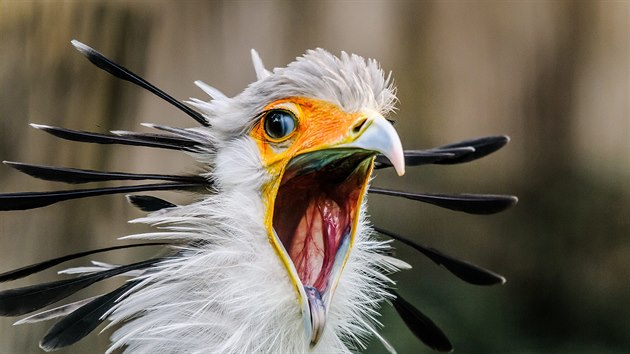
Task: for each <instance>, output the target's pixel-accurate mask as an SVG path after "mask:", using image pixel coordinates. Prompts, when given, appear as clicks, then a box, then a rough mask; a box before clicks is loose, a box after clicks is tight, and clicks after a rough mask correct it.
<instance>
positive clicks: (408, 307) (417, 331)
mask: <svg viewBox="0 0 630 354" xmlns="http://www.w3.org/2000/svg"><path fill="white" fill-rule="evenodd" d="M394 295H395V296H396V298H395V299H394V300H393V301H392V304H393V305H394V309H396V312H397V313H398V315H399V316H400V318H402V320H403V322H405V324H406V325H407V328H409V330H411V332H412V333H413V334H414V335H415V336H416V337H417V338H418V339H420V341H422V343H424V344H425V345H426V346H428V347H429V348H431V349H433V350H437V351H439V352H452V351H453V345H452V344H451V342H450V341H449V340H448V338H447V337H446V335H445V334H444V332H442V330H441V329H440V328H439V327H438V326H437V325H436V324H435V323H434V322H433V321H431V319H430V318H429V317H427V316H426V315H425V314H423V313H422V312H420V310H418V309H417V308H416V307H414V306H413V305H412V304H410V303H409V302H407V301H406V300H405V299H403V298H402V296H400V294H398V293H396V292H394Z"/></svg>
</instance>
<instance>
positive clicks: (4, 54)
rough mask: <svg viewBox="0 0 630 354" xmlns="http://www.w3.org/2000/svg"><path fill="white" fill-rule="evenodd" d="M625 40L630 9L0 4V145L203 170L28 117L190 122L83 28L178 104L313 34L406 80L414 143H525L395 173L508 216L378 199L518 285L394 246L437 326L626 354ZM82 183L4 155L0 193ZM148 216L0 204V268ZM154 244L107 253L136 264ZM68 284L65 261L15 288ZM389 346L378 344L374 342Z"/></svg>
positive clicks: (281, 61)
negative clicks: (61, 268)
mask: <svg viewBox="0 0 630 354" xmlns="http://www.w3.org/2000/svg"><path fill="white" fill-rule="evenodd" d="M629 34H630V5H629V3H628V2H627V1H490V0H488V1H475V0H473V1H402V0H394V1H376V0H374V1H322V0H310V1H288V0H286V1H280V0H278V1H225V2H221V1H97V0H92V1H10V0H9V1H7V0H0V158H1V159H2V160H10V161H24V162H30V163H37V164H46V165H61V166H73V167H79V168H88V169H104V170H122V171H130V172H156V173H166V172H168V173H177V172H184V171H190V170H191V168H193V167H194V162H193V161H192V160H191V159H188V158H182V155H181V154H178V153H174V152H169V151H162V150H152V149H146V148H132V147H125V146H103V145H90V144H80V143H74V142H67V141H60V140H58V139H55V138H53V137H51V136H49V135H47V134H45V133H42V132H38V131H36V130H35V129H32V128H30V127H29V126H28V123H40V124H49V125H56V126H64V127H67V128H70V129H78V130H88V131H96V132H107V131H109V130H115V129H118V130H141V131H147V130H146V128H143V127H140V126H139V125H138V124H139V123H140V122H154V123H161V124H171V125H174V126H182V127H187V126H193V125H194V124H193V123H194V122H193V121H192V120H191V119H190V118H189V117H187V116H184V114H182V113H181V112H179V111H177V110H176V109H175V108H172V107H171V106H169V105H168V104H166V103H164V102H162V101H160V100H159V99H158V98H156V97H155V96H153V95H151V94H149V93H147V92H145V91H143V90H141V89H140V88H138V87H136V86H133V85H131V84H129V83H127V82H123V81H121V80H117V79H115V78H113V77H111V76H109V75H108V74H106V73H104V72H102V71H100V70H98V69H97V68H96V67H94V66H92V65H91V64H90V63H89V62H88V61H87V60H85V58H83V57H82V56H81V55H80V54H78V53H77V52H76V51H75V50H74V49H73V47H72V46H71V45H70V40H71V39H73V38H76V39H78V40H80V41H83V42H85V43H87V44H89V45H90V46H93V47H94V48H96V49H97V50H99V51H101V52H103V53H104V54H106V55H107V56H108V57H110V58H112V59H114V60H116V61H117V62H119V63H121V64H123V65H124V66H126V67H128V68H130V69H132V70H134V71H135V72H137V73H139V74H141V75H143V76H144V77H145V78H146V79H148V80H149V81H150V82H152V83H154V84H156V85H157V86H158V87H161V88H162V89H164V90H165V91H167V92H168V93H170V94H172V95H173V96H174V97H176V98H178V99H182V100H183V99H187V98H188V97H198V98H202V99H206V97H205V95H204V94H203V93H202V92H201V91H200V90H198V89H197V88H196V87H195V86H194V85H193V81H194V80H198V79H200V80H203V81H205V82H207V83H209V84H211V85H213V86H216V87H217V88H219V89H221V90H223V91H224V92H225V93H226V94H228V95H235V94H237V93H239V92H240V91H241V90H242V89H243V88H244V87H245V86H246V85H247V84H248V83H250V82H252V81H253V80H254V78H255V75H254V71H253V68H252V66H251V64H250V57H249V50H250V48H256V49H257V50H258V51H259V53H260V55H261V56H262V58H263V60H264V61H265V64H266V65H267V67H275V66H285V65H286V64H287V63H289V62H290V61H292V60H293V59H294V58H295V57H296V56H299V55H301V54H302V53H303V52H304V51H305V50H307V49H309V48H315V47H322V48H325V49H327V50H329V51H331V52H333V53H335V54H339V52H340V51H342V50H343V51H347V52H351V53H357V54H360V55H362V56H365V57H371V58H375V59H377V60H379V61H380V63H381V64H382V66H383V68H384V69H386V70H391V71H392V72H393V75H394V78H395V80H396V83H397V86H398V96H399V98H400V103H399V105H398V107H399V111H398V112H397V114H396V115H395V117H394V118H395V119H396V120H397V121H398V123H397V129H398V131H399V133H400V135H401V139H402V141H403V145H404V146H405V148H407V149H419V148H429V147H433V146H437V145H443V144H447V143H451V142H455V141H459V140H463V139H467V138H473V137H480V136H484V135H495V134H507V135H509V136H510V137H511V138H512V142H511V143H510V144H509V145H508V146H507V147H506V148H504V149H503V150H501V151H499V152H498V153H496V154H494V155H492V156H490V157H488V158H486V159H483V160H480V161H477V162H474V163H470V164H465V165H458V166H423V167H418V168H413V169H409V170H408V173H407V175H405V176H404V177H402V178H398V177H396V176H395V175H394V173H393V172H392V171H379V172H378V178H377V180H376V181H375V184H376V185H378V186H387V187H392V188H396V189H404V190H410V191H418V192H421V191H425V192H477V193H504V194H515V195H517V196H518V197H519V198H520V202H519V204H518V205H517V207H515V208H514V209H512V210H509V211H507V212H505V213H503V214H498V215H493V216H472V215H467V214H462V213H457V212H453V211H447V210H442V209H437V208H435V207H431V206H428V205H423V204H419V203H414V202H411V201H406V200H398V199H391V198H387V197H384V196H377V195H375V196H372V197H371V198H370V213H371V214H372V219H373V221H374V223H375V224H376V225H379V226H382V227H384V228H389V229H391V230H393V231H396V232H399V233H402V234H405V235H409V236H413V238H414V239H415V240H417V241H419V242H421V243H423V244H426V245H430V246H433V247H435V248H438V249H440V250H443V251H444V252H446V253H448V254H451V255H454V256H457V257H460V258H463V259H466V260H469V261H471V262H473V263H476V264H479V265H481V266H484V267H487V268H490V269H492V270H495V271H497V272H499V273H501V274H503V275H504V276H506V277H507V279H508V282H507V284H506V285H504V286H497V287H491V288H484V287H476V286H472V285H468V284H466V283H463V282H461V281H460V280H458V279H457V278H455V277H453V276H451V275H450V274H449V273H447V272H446V271H444V270H442V269H440V268H438V267H436V266H434V265H433V264H432V263H431V262H430V261H428V260H427V259H424V258H423V257H420V256H418V255H417V254H415V253H413V252H412V251H409V249H407V248H405V246H403V245H399V244H397V245H396V246H398V249H399V250H398V256H399V257H401V258H403V259H405V260H407V261H408V262H410V263H411V264H412V265H413V266H414V269H413V270H412V271H407V272H403V273H400V274H398V275H396V280H398V281H399V289H400V292H401V294H403V295H405V296H406V297H407V298H408V299H409V300H410V301H411V302H413V303H414V304H415V305H417V306H418V307H419V308H420V309H422V310H423V311H424V312H425V313H426V314H427V315H429V316H430V317H431V318H432V319H433V320H434V321H435V322H436V323H438V325H439V326H440V327H441V328H442V329H443V330H444V331H445V332H446V333H447V334H448V335H449V337H450V339H451V340H452V342H453V344H454V346H455V348H456V352H457V353H615V352H630V305H629V304H628V300H629V299H630V183H629V181H630V115H629V113H630V112H629V101H630V100H629V87H630V70H629V68H630V61H629V60H630V58H629V54H630V37H629ZM66 188H71V187H67V186H64V185H60V184H55V183H52V182H42V181H37V180H34V179H30V178H28V177H25V176H24V175H20V174H19V173H17V172H16V171H14V170H11V169H10V168H8V167H6V166H0V192H5V193H6V192H15V191H26V190H29V191H31V190H32V191H43V190H53V189H66ZM156 195H158V196H159V195H160V194H159V193H157V194H156ZM165 195H167V196H168V198H169V199H171V200H177V198H178V197H177V196H175V195H168V194H165ZM140 216H142V213H141V212H139V211H137V210H135V209H133V208H132V207H131V206H128V205H127V203H126V201H125V199H124V198H123V197H122V196H109V197H100V198H94V199H90V200H79V201H72V202H66V203H62V204H58V205H54V206H49V207H45V208H42V209H36V210H31V211H20V212H5V213H2V214H0V271H5V270H9V269H13V268H17V267H20V266H23V265H26V264H30V263H33V262H36V261H41V260H44V259H48V258H53V257H56V256H60V255H62V254H65V253H69V252H74V251H80V250H84V249H88V248H91V247H106V246H109V245H114V244H118V241H116V237H120V236H124V235H126V234H130V233H136V232H141V231H146V230H147V229H145V228H144V227H143V226H140V225H129V224H127V223H126V222H125V221H126V220H128V219H132V218H136V217H140ZM146 252H150V251H146ZM139 253H141V252H136V251H134V252H130V253H128V254H125V253H122V254H103V255H99V256H97V257H95V258H96V259H99V260H103V261H108V262H113V263H123V262H130V261H134V260H137V259H139V256H138V254H139ZM85 262H86V261H85V260H83V261H79V262H75V263H73V264H72V265H80V264H85ZM54 277H55V275H54V272H53V271H48V272H45V273H42V274H41V275H37V276H33V277H31V278H28V279H26V280H22V281H17V282H13V283H10V284H2V286H1V287H0V289H7V288H10V287H14V286H21V285H27V284H33V283H34V282H36V281H44V280H50V279H51V278H54ZM120 282H121V280H119V279H113V280H108V281H106V282H103V284H100V285H99V286H100V288H99V287H95V288H94V289H88V290H85V291H84V292H83V293H81V297H83V296H85V294H99V293H102V292H103V291H104V290H105V289H113V287H114V286H115V285H117V284H120ZM74 298H77V297H73V299H74ZM14 321H15V319H13V318H2V319H0V353H39V352H40V350H39V348H38V346H37V343H38V341H39V339H40V338H41V337H42V336H43V335H44V333H45V331H46V329H47V328H48V327H49V326H50V324H51V323H44V324H39V325H24V326H16V327H13V326H12V323H13V322H14ZM383 323H384V324H385V328H384V330H383V333H384V335H385V337H386V338H388V339H389V340H390V341H391V342H392V343H393V344H394V345H395V346H396V348H397V349H398V350H399V353H419V352H430V351H429V350H428V349H426V348H425V347H424V346H422V345H421V344H420V342H419V341H418V340H417V339H415V338H414V337H413V335H412V334H411V333H410V332H409V331H408V330H407V329H406V328H405V326H404V325H403V324H402V322H401V320H400V319H399V318H397V317H396V315H395V314H394V312H393V310H392V309H391V308H389V306H386V308H385V309H384V310H383ZM95 334H96V333H93V334H92V335H90V336H89V337H87V338H86V339H84V340H83V341H81V342H80V343H78V344H77V345H75V346H73V347H70V349H67V350H63V351H60V353H61V352H62V353H95V352H102V351H103V350H104V348H105V347H106V345H107V343H108V337H109V335H110V334H111V332H110V331H107V332H106V333H103V334H101V335H98V336H97V335H95ZM383 351H384V349H383V348H382V347H381V345H380V344H379V343H378V342H375V341H372V343H371V345H370V348H369V350H368V352H369V353H382V352H383Z"/></svg>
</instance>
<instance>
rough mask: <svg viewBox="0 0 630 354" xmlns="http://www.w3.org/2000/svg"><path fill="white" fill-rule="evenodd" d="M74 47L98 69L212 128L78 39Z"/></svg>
mask: <svg viewBox="0 0 630 354" xmlns="http://www.w3.org/2000/svg"><path fill="white" fill-rule="evenodd" d="M72 45H73V46H74V47H75V48H77V50H78V51H79V52H81V54H83V55H85V57H86V58H87V59H88V60H89V61H91V62H92V64H94V65H96V66H97V67H99V68H101V69H103V70H105V71H107V72H108V73H110V74H112V75H114V76H116V77H117V78H120V79H123V80H125V81H129V82H131V83H134V84H136V85H138V86H140V87H142V88H143V89H145V90H147V91H149V92H151V93H153V94H154V95H156V96H158V97H160V98H161V99H163V100H164V101H166V102H168V103H170V104H171V105H173V106H175V107H177V108H178V109H179V110H181V111H182V112H184V113H186V114H187V115H189V116H190V117H191V118H193V119H194V120H196V121H197V122H198V123H199V124H201V125H203V126H204V127H208V126H210V124H209V123H208V121H207V120H206V119H205V118H204V117H203V116H202V115H201V114H200V113H199V112H196V111H194V110H192V109H191V108H190V107H188V106H186V105H184V104H183V103H181V102H179V101H178V100H176V99H175V98H173V97H172V96H170V95H169V94H167V93H166V92H164V91H162V90H160V89H159V88H157V87H155V86H153V85H152V84H151V83H149V82H148V81H146V80H145V79H143V78H141V77H140V76H138V75H136V74H135V73H133V72H132V71H130V70H129V69H127V68H125V67H123V66H121V65H119V64H116V63H115V62H113V61H111V60H110V59H108V58H106V57H105V56H104V55H103V54H101V53H99V52H97V51H96V50H94V49H92V48H90V47H88V46H87V45H85V44H83V43H81V42H79V41H77V40H76V39H75V40H72Z"/></svg>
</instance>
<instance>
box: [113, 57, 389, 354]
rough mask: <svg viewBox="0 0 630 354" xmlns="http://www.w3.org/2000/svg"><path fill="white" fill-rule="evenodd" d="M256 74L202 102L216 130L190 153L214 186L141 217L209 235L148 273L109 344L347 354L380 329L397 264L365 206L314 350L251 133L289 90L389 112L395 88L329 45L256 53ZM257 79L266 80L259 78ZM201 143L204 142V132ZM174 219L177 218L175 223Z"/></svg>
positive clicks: (182, 232) (190, 235) (179, 231)
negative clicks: (283, 62)
mask: <svg viewBox="0 0 630 354" xmlns="http://www.w3.org/2000/svg"><path fill="white" fill-rule="evenodd" d="M254 58H255V59H254V64H255V66H256V71H257V72H258V75H259V80H258V81H256V82H254V83H253V84H251V85H250V86H249V87H248V88H247V89H246V90H245V91H244V92H243V93H242V94H240V95H238V96H236V97H234V98H227V97H224V96H222V95H221V94H217V93H216V91H214V90H208V86H205V88H206V89H205V91H210V92H211V93H212V94H213V96H215V97H216V99H215V100H212V101H210V102H209V103H200V102H196V103H195V104H194V106H195V107H196V108H198V109H199V110H201V112H203V113H204V114H205V115H206V117H207V119H208V121H209V122H210V124H211V126H212V128H197V129H196V130H195V131H196V132H197V133H199V134H201V135H203V136H204V137H205V139H207V140H205V141H200V142H202V143H204V144H206V145H207V146H208V148H207V151H204V152H201V153H198V154H195V155H196V156H198V157H199V158H200V160H201V161H202V162H203V163H204V164H207V165H209V166H210V171H211V172H209V173H207V174H206V176H207V177H208V178H210V179H211V180H212V181H213V182H214V183H215V186H216V191H213V192H214V193H213V194H210V195H206V196H203V197H202V199H201V200H200V201H199V202H197V203H193V204H191V205H187V206H180V207H178V208H173V209H168V210H166V211H158V212H156V213H155V214H154V215H151V216H149V217H147V218H143V219H140V220H136V222H144V223H148V224H152V225H156V226H157V225H159V226H161V227H166V228H167V229H169V228H171V230H172V232H170V231H165V232H164V233H163V234H158V235H156V234H148V235H146V237H145V238H146V239H163V238H176V239H188V240H190V241H198V240H203V241H206V242H205V243H198V242H196V243H194V244H191V245H189V246H188V247H185V248H183V249H182V250H181V253H180V255H179V256H178V257H176V258H174V259H172V260H168V261H165V262H162V263H161V264H159V265H158V266H156V267H155V268H154V269H152V270H151V271H150V272H148V273H149V274H146V275H145V276H143V277H141V279H143V283H141V284H140V285H138V286H137V288H138V290H137V291H134V290H131V291H130V294H129V296H128V297H126V298H125V299H123V300H122V301H121V302H120V303H119V305H118V306H117V307H116V308H115V309H114V310H113V312H112V313H111V314H110V315H109V318H110V319H111V320H112V321H113V322H112V323H114V324H116V323H122V322H123V321H124V320H126V319H129V318H132V319H133V320H131V321H130V322H128V323H125V324H124V325H123V326H122V328H121V329H119V330H117V331H116V332H115V334H114V335H113V336H112V340H113V345H112V347H111V349H110V350H114V349H116V348H118V347H120V346H123V345H126V346H127V351H129V352H141V353H173V352H186V353H203V352H212V353H257V352H260V353H301V352H312V353H350V352H351V350H355V349H363V348H365V343H366V338H368V337H369V336H370V335H371V333H372V332H373V331H375V328H376V327H378V326H379V324H378V322H377V321H376V317H377V316H378V307H379V306H380V303H381V302H382V301H383V300H384V299H385V298H387V297H388V296H391V295H388V292H387V291H386V288H387V287H388V286H389V285H390V284H391V280H390V279H389V278H388V277H387V274H389V273H391V272H393V271H395V270H396V267H395V264H398V263H394V262H391V261H390V259H389V257H387V256H384V255H382V253H383V252H384V251H387V250H388V249H389V246H388V245H387V244H385V243H383V242H379V241H376V240H375V239H374V237H373V236H372V230H371V228H370V227H369V224H368V222H367V221H366V218H365V216H366V204H365V203H363V205H362V212H361V220H360V222H359V224H360V227H359V228H358V230H357V238H356V241H355V245H354V248H353V250H352V251H351V254H350V257H349V259H348V262H347V264H346V267H345V268H344V270H343V273H342V278H341V281H340V282H339V287H338V288H337V291H336V293H335V296H334V301H333V302H332V305H331V307H330V310H329V311H330V312H329V316H328V320H327V324H326V329H325V331H324V335H323V337H322V339H321V341H320V342H319V343H318V345H317V346H316V347H315V348H313V349H312V350H311V349H310V348H309V340H308V338H307V337H306V333H305V331H304V328H303V327H304V326H303V324H302V322H303V319H302V315H301V309H300V306H299V304H298V302H297V299H296V294H295V292H294V290H293V285H292V284H291V282H290V279H289V278H288V277H287V271H286V269H284V267H283V265H282V264H281V263H280V262H279V261H278V257H277V256H276V254H275V252H274V250H273V248H272V247H271V245H270V243H269V240H268V236H267V233H266V230H265V225H264V224H263V220H264V206H263V201H262V199H261V193H262V192H261V190H262V186H263V185H264V184H265V183H267V182H268V180H269V179H270V178H272V177H275V176H269V175H268V174H267V172H266V169H265V168H264V166H263V164H262V162H261V159H260V154H259V152H258V148H257V146H256V144H255V143H254V142H253V141H251V138H250V137H249V136H248V135H247V134H246V132H247V131H248V130H249V128H250V127H251V125H252V117H256V116H258V115H259V112H260V111H261V110H262V108H263V107H264V105H265V104H267V103H269V102H272V101H274V100H276V99H279V98H283V97H291V96H306V97H313V98H318V99H322V100H326V101H329V102H334V103H335V104H337V105H338V106H340V107H344V109H346V110H348V111H361V110H364V109H366V108H368V109H372V110H377V111H380V112H382V113H386V112H388V111H390V110H391V109H392V103H393V101H394V94H393V91H392V89H391V87H390V86H389V85H388V83H387V81H386V80H385V79H384V78H383V74H382V71H381V70H380V69H379V68H378V66H377V64H376V63H375V62H373V61H370V62H368V63H366V62H365V61H364V60H363V59H362V58H360V57H358V56H348V55H345V54H343V55H342V57H341V59H337V58H335V57H333V56H332V55H331V54H329V53H327V52H325V51H324V50H321V49H318V50H315V51H310V52H308V53H307V55H305V56H304V57H302V58H299V59H298V61H296V62H294V63H292V64H290V65H289V66H288V67H287V68H280V69H275V70H274V72H273V73H272V74H269V75H266V74H268V72H267V71H265V69H264V68H263V67H262V62H260V61H259V59H256V58H257V56H254ZM261 76H262V78H261ZM200 140H204V139H200ZM173 226H176V227H173Z"/></svg>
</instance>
